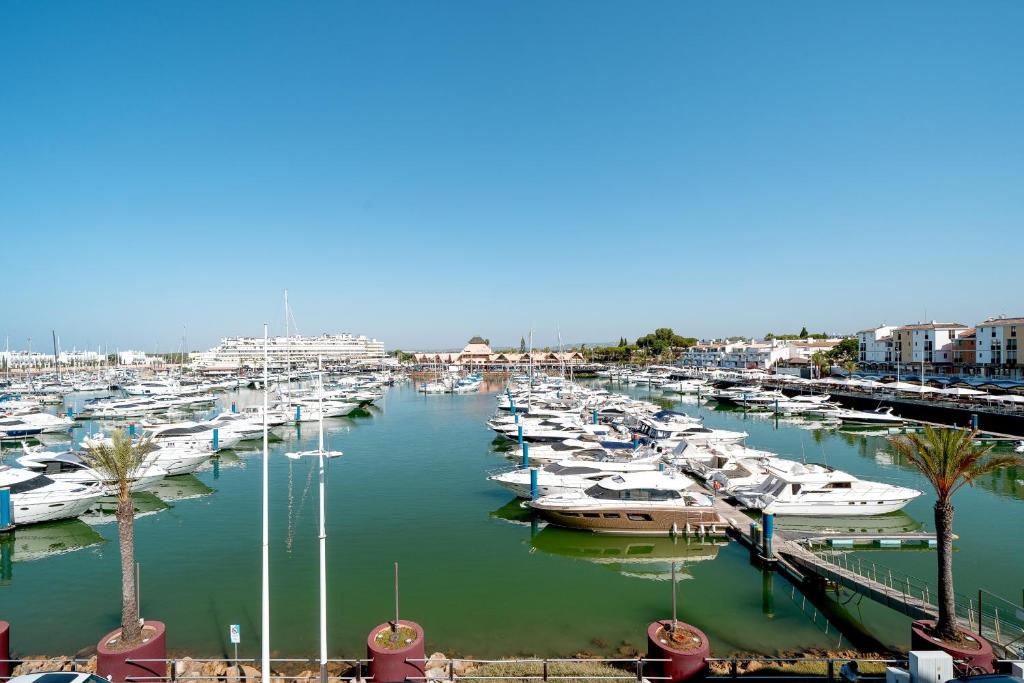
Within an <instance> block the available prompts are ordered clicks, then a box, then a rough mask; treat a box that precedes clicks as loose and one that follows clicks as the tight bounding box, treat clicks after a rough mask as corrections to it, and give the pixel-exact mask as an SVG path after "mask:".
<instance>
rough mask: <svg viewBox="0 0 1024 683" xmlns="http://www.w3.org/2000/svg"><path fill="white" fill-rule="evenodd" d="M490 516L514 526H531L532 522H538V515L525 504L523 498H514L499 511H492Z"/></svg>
mask: <svg viewBox="0 0 1024 683" xmlns="http://www.w3.org/2000/svg"><path fill="white" fill-rule="evenodd" d="M490 516H491V517H493V518H494V519H500V520H504V521H506V522H511V523H513V524H526V525H530V523H531V521H533V522H536V520H537V515H536V514H535V513H534V511H533V510H531V509H530V508H529V507H527V506H526V505H525V504H524V503H523V500H522V499H521V498H513V499H512V500H510V501H509V502H507V503H505V504H504V505H502V506H501V507H500V508H498V509H497V510H493V511H491V515H490Z"/></svg>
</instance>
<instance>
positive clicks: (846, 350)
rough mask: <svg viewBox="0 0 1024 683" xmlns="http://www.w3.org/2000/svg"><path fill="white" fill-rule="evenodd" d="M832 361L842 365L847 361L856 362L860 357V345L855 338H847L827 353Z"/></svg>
mask: <svg viewBox="0 0 1024 683" xmlns="http://www.w3.org/2000/svg"><path fill="white" fill-rule="evenodd" d="M829 355H830V356H831V357H832V360H834V361H836V362H837V363H843V362H845V361H848V360H852V361H856V360H857V359H858V358H859V357H860V343H859V342H858V341H857V338H856V337H847V338H846V339H844V340H842V341H841V342H839V343H838V344H836V345H835V346H834V347H832V350H831V351H829Z"/></svg>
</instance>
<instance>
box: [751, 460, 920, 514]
mask: <svg viewBox="0 0 1024 683" xmlns="http://www.w3.org/2000/svg"><path fill="white" fill-rule="evenodd" d="M766 469H767V471H768V476H767V477H766V478H765V480H764V481H762V482H761V483H760V484H758V485H757V486H753V487H750V488H745V489H736V490H734V491H733V495H734V496H735V498H736V500H737V501H738V502H739V503H740V505H743V506H744V507H748V508H754V509H758V510H762V511H764V512H768V513H773V514H779V515H813V516H824V515H835V516H844V517H845V516H849V515H858V516H859V515H882V514H885V513H887V512H895V511H896V510H900V509H902V508H903V506H905V505H906V504H907V503H909V502H910V501H911V500H913V499H914V498H916V497H917V496H920V495H921V492H920V491H916V490H914V489H909V488H905V487H902V486H893V485H891V484H882V483H879V482H873V481H866V480H864V479H858V478H857V477H855V476H853V475H852V474H848V473H846V472H842V471H840V470H836V469H833V468H831V467H828V466H826V465H817V464H807V465H805V464H803V463H799V462H794V461H791V460H786V461H782V462H781V463H773V464H771V465H769V466H767V468H766Z"/></svg>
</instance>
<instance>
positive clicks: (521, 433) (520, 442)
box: [516, 420, 523, 446]
mask: <svg viewBox="0 0 1024 683" xmlns="http://www.w3.org/2000/svg"><path fill="white" fill-rule="evenodd" d="M516 421H517V422H518V420H516ZM519 445H520V446H522V445H523V425H519Z"/></svg>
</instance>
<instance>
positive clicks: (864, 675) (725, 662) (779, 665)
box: [707, 657, 907, 681]
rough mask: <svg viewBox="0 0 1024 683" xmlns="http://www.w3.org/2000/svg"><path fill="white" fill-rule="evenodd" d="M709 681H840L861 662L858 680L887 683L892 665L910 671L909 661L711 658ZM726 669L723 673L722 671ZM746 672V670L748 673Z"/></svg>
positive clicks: (812, 658) (824, 658) (856, 658)
mask: <svg viewBox="0 0 1024 683" xmlns="http://www.w3.org/2000/svg"><path fill="white" fill-rule="evenodd" d="M707 662H708V666H709V667H710V671H709V672H708V674H707V678H708V679H709V680H737V679H741V678H742V679H744V680H764V679H772V680H776V681H777V680H780V679H785V680H790V681H796V680H814V681H820V680H822V679H824V680H826V681H835V680H838V677H839V672H840V670H841V669H842V667H843V665H844V664H848V663H850V662H857V667H858V680H861V681H884V680H885V669H886V667H890V666H898V667H903V668H906V666H907V660H906V659H905V658H902V659H875V658H860V657H855V658H852V659H850V658H842V659H838V658H834V657H832V658H828V657H820V658H814V657H790V658H781V657H730V658H716V657H710V658H708V660H707ZM723 669H725V671H724V672H723V671H722V670H723ZM744 669H745V670H744Z"/></svg>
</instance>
